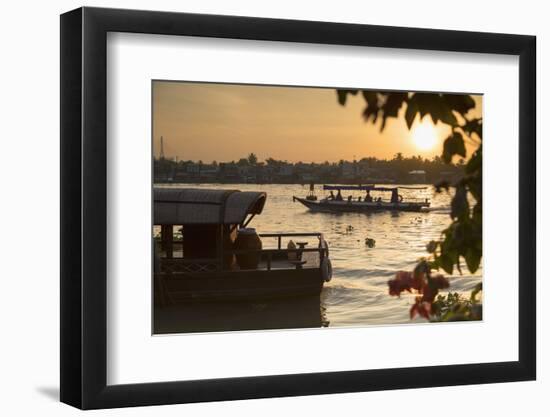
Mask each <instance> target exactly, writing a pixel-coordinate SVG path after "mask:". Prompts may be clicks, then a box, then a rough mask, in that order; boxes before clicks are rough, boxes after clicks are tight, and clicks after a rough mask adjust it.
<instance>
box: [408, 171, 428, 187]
mask: <svg viewBox="0 0 550 417" xmlns="http://www.w3.org/2000/svg"><path fill="white" fill-rule="evenodd" d="M408 179H409V181H410V182H412V183H416V184H425V183H426V171H424V170H423V169H416V170H414V171H409V178H408Z"/></svg>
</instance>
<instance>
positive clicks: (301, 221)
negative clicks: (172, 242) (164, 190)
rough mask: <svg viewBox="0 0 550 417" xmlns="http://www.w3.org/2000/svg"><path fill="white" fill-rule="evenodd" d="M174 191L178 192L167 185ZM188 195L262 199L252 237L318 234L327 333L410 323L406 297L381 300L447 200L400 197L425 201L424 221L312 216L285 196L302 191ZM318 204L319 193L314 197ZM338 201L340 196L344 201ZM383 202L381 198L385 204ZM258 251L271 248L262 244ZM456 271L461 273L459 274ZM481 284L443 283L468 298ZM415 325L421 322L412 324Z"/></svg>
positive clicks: (303, 189)
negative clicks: (327, 274)
mask: <svg viewBox="0 0 550 417" xmlns="http://www.w3.org/2000/svg"><path fill="white" fill-rule="evenodd" d="M171 186H182V185H171ZM185 186H186V187H196V188H226V189H239V190H241V191H265V192H266V193H267V202H266V205H265V207H264V211H263V213H262V214H261V215H258V216H256V217H255V218H254V219H253V220H252V222H251V224H250V226H251V227H255V228H256V229H257V231H258V233H270V232H321V233H323V234H324V235H325V239H326V240H327V242H328V243H329V246H330V258H331V261H332V266H333V278H332V280H331V281H330V282H329V283H326V284H325V287H324V289H323V292H322V295H321V303H320V309H321V322H322V323H323V325H325V326H326V325H328V326H330V327H332V326H359V325H366V324H395V323H410V320H409V306H410V304H411V303H412V296H409V295H407V296H403V297H401V298H397V297H390V296H389V295H388V287H387V281H388V279H390V278H392V277H393V276H394V274H395V272H396V271H398V270H411V269H412V268H413V267H414V265H415V261H416V260H417V259H418V258H419V257H421V256H425V255H426V250H425V246H426V243H427V242H428V241H430V240H431V239H436V238H438V236H439V233H440V232H441V230H443V229H444V228H445V227H446V226H447V225H448V224H449V221H450V218H449V203H450V198H449V196H448V195H446V194H435V193H434V192H433V187H429V188H427V189H426V190H402V191H400V193H401V194H403V197H404V199H405V201H407V199H409V198H429V199H430V200H431V203H432V206H431V210H430V212H427V213H406V212H389V211H387V212H376V213H369V214H365V213H340V214H334V213H313V212H311V211H309V210H308V209H307V208H306V207H304V206H303V205H301V204H300V203H298V202H295V203H293V202H292V196H293V195H296V196H300V197H303V196H305V195H306V194H307V191H308V186H302V185H279V184H277V185H258V184H237V185H236V184H231V185H219V184H201V185H185ZM317 195H318V197H322V196H323V191H317ZM356 195H359V194H356ZM344 196H345V197H346V196H347V194H345V193H344ZM388 197H389V196H386V198H388ZM367 237H369V238H372V239H375V240H376V246H375V247H374V248H368V247H367V246H366V245H365V238H367ZM264 247H272V245H271V244H270V242H264ZM463 271H467V270H466V268H463ZM480 281H481V271H478V273H477V274H476V275H469V274H466V273H465V274H464V275H462V276H455V277H451V290H452V291H457V292H467V291H470V290H471V289H472V288H473V287H474V286H475V285H476V284H477V283H478V282H480ZM420 320H421V319H420Z"/></svg>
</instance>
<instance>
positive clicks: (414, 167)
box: [152, 80, 483, 334]
mask: <svg viewBox="0 0 550 417" xmlns="http://www.w3.org/2000/svg"><path fill="white" fill-rule="evenodd" d="M482 103H483V97H482V95H480V94H457V93H444V92H441V93H438V92H414V91H410V92H408V91H387V90H384V91H377V90H372V89H339V88H325V87H323V88H318V87H290V86H267V85H245V84H227V83H198V82H188V81H179V80H169V81H166V80H154V81H152V126H153V128H152V146H153V161H152V164H153V184H152V194H153V215H152V217H153V225H152V239H153V253H152V257H153V262H152V263H153V280H152V282H153V293H154V296H153V301H152V302H153V306H152V309H153V333H154V334H170V333H196V332H220V331H239V330H270V329H300V328H323V327H328V328H332V327H343V326H367V325H395V324H418V323H436V322H451V321H453V322H454V321H469V320H481V319H482V296H483V291H482V146H481V143H482Z"/></svg>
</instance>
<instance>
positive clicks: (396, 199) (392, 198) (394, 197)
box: [390, 188, 398, 204]
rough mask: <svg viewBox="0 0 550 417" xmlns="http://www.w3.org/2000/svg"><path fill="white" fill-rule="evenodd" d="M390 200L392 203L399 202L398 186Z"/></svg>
mask: <svg viewBox="0 0 550 417" xmlns="http://www.w3.org/2000/svg"><path fill="white" fill-rule="evenodd" d="M390 202H391V203H392V204H397V202H398V195H397V188H394V189H393V190H392V192H391V200H390Z"/></svg>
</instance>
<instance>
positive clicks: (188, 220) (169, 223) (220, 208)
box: [153, 187, 332, 305]
mask: <svg viewBox="0 0 550 417" xmlns="http://www.w3.org/2000/svg"><path fill="white" fill-rule="evenodd" d="M153 193H154V216H153V217H154V225H155V229H154V230H159V229H160V233H159V234H158V235H157V236H156V237H155V239H154V249H155V250H154V253H155V262H154V285H155V288H154V297H155V305H169V304H177V303H182V302H193V301H216V300H218V301H230V302H233V301H239V300H248V301H251V300H252V301H257V300H261V299H274V298H284V297H300V296H319V295H320V293H321V290H322V288H323V285H324V282H326V281H328V280H330V278H331V275H332V266H331V263H330V259H329V249H328V244H327V242H326V241H325V239H324V237H323V235H322V234H321V233H319V232H311V233H294V232H288V233H260V234H257V237H258V238H259V240H260V241H261V242H262V248H254V249H243V248H239V249H237V248H236V244H235V242H236V238H237V236H238V234H239V232H240V231H244V230H245V229H246V230H247V231H250V230H254V229H251V228H250V227H249V224H250V222H251V221H252V220H253V218H254V217H255V216H256V215H260V214H261V213H262V211H263V208H264V206H265V204H266V200H267V195H266V193H264V192H251V191H246V192H242V191H239V190H210V189H199V188H175V187H155V188H154V191H153ZM174 232H176V233H174ZM253 233H254V234H256V233H255V231H253ZM291 240H292V243H290V241H291ZM270 242H271V245H270V246H271V247H268V248H265V247H266V246H269V245H268V244H269V243H270ZM245 256H249V257H250V256H252V257H256V258H257V262H256V265H253V266H252V267H251V266H249V265H248V266H246V268H247V269H245V267H244V263H243V262H241V263H240V264H239V259H241V260H242V259H244V257H245Z"/></svg>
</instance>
